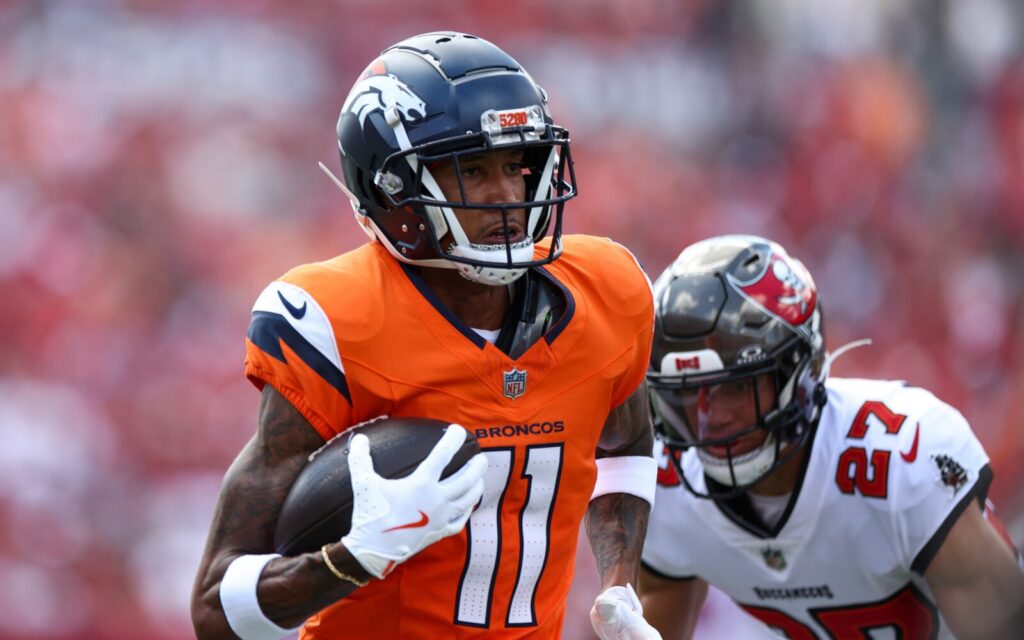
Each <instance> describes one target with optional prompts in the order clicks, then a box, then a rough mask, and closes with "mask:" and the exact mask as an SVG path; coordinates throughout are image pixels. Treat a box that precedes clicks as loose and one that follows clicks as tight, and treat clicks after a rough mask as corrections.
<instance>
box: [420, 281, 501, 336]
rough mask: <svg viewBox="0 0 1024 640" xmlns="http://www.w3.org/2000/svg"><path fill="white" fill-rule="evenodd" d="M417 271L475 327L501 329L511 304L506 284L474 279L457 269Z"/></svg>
mask: <svg viewBox="0 0 1024 640" xmlns="http://www.w3.org/2000/svg"><path fill="white" fill-rule="evenodd" d="M417 271H418V272H419V274H420V277H422V278H423V281H424V282H426V283H427V286H428V287H430V290H431V291H433V292H434V294H435V295H436V296H437V297H438V298H440V299H441V302H443V303H444V305H445V306H446V307H448V310H449V311H451V312H452V313H453V314H455V316H456V317H457V318H458V319H459V320H462V321H463V322H464V323H466V324H467V325H468V326H470V327H472V328H474V329H500V328H501V325H502V323H503V322H504V321H505V314H506V313H508V307H509V304H510V298H509V290H508V289H509V288H508V287H507V286H497V287H493V286H490V285H486V284H480V283H477V282H471V281H469V280H467V279H466V278H463V277H462V276H461V275H459V272H458V271H456V270H454V269H438V268H430V267H423V268H418V269H417Z"/></svg>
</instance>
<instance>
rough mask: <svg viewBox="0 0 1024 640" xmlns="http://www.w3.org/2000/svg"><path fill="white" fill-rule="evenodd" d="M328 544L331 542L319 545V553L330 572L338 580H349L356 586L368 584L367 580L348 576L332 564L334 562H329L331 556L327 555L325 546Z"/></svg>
mask: <svg viewBox="0 0 1024 640" xmlns="http://www.w3.org/2000/svg"><path fill="white" fill-rule="evenodd" d="M329 546H331V544H330V543H327V544H325V545H324V546H322V547H320V555H322V556H323V557H324V564H326V565H327V568H328V569H330V570H331V573H333V574H334V575H336V576H338V579H339V580H345V581H346V582H351V583H352V584H354V585H356V586H357V587H365V586H366V585H367V584H369V582H370V581H369V580H360V579H359V578H357V577H355V576H350V575H348V574H347V573H342V572H341V571H338V567H336V566H334V563H333V562H331V558H330V557H329V556H328V555H327V547H329Z"/></svg>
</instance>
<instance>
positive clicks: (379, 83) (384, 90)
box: [342, 73, 427, 127]
mask: <svg viewBox="0 0 1024 640" xmlns="http://www.w3.org/2000/svg"><path fill="white" fill-rule="evenodd" d="M392 107H394V108H395V109H396V110H397V111H398V112H399V113H400V114H401V115H402V118H403V119H405V120H415V119H417V118H422V117H424V116H425V115H427V105H426V103H425V102H423V100H422V99H420V97H419V96H418V95H416V94H415V93H413V92H412V90H411V89H409V87H408V86H406V84H405V83H404V82H402V81H401V80H399V79H398V78H396V77H395V76H393V75H391V74H390V73H389V74H384V75H371V76H369V77H366V78H363V79H362V80H360V81H359V82H358V83H356V86H354V87H352V91H351V92H350V93H349V94H348V98H346V99H345V104H344V106H343V107H342V111H343V112H345V113H351V114H353V115H355V116H356V117H358V118H359V126H360V127H362V126H365V124H366V118H367V116H369V115H370V114H371V113H373V112H374V111H387V110H388V109H390V108H392Z"/></svg>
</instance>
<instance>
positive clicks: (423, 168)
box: [375, 108, 575, 285]
mask: <svg viewBox="0 0 1024 640" xmlns="http://www.w3.org/2000/svg"><path fill="white" fill-rule="evenodd" d="M526 111H529V110H526ZM537 112H538V113H540V110H539V108H538V109H537ZM493 113H494V112H488V113H485V114H484V116H483V117H482V119H487V117H488V114H493ZM542 122H543V121H542V120H541V123H542ZM500 151H520V152H522V159H521V161H520V165H521V167H522V172H523V182H524V187H525V189H524V191H525V196H524V198H523V199H522V200H521V201H518V202H474V201H473V200H471V199H470V196H469V193H468V191H469V190H468V189H467V187H466V185H465V182H464V179H463V175H462V173H463V172H462V167H463V165H464V164H466V163H467V162H469V161H470V160H471V158H472V157H473V156H477V155H480V154H485V153H494V152H500ZM440 163H451V167H452V169H453V172H454V175H455V177H456V179H457V181H458V193H457V194H455V193H449V194H446V193H444V191H443V190H442V188H441V186H440V185H439V184H438V179H437V177H436V175H435V173H436V167H437V166H438V164H440ZM432 167H434V168H435V170H434V171H432V170H431V168H432ZM567 174H568V175H567ZM403 176H404V177H403ZM563 176H564V177H567V178H568V180H566V179H565V178H564V177H563ZM375 182H376V183H377V184H378V186H379V187H380V188H381V192H382V194H383V197H384V198H385V200H386V205H385V206H387V207H389V208H404V209H405V210H407V211H412V212H415V214H416V215H417V216H418V217H419V218H420V220H421V224H423V225H425V226H426V227H427V228H428V229H429V230H431V233H429V240H430V243H431V245H432V246H433V249H434V253H435V255H437V256H443V257H439V258H437V259H434V260H416V261H411V260H406V261H410V262H415V263H417V264H423V265H425V266H440V267H448V268H456V269H458V270H459V273H461V274H462V275H463V276H464V277H466V278H467V279H469V280H471V281H474V282H478V283H481V284H488V285H503V284H509V283H511V282H513V281H515V280H516V279H517V278H519V277H520V276H521V275H522V274H523V273H524V272H525V270H526V269H528V268H530V267H534V266H538V265H543V264H547V263H549V262H551V261H552V260H554V259H556V258H557V257H558V256H559V255H560V254H561V250H562V248H561V229H562V210H563V207H564V205H565V202H566V201H567V200H569V199H570V198H572V197H574V196H575V187H574V185H575V176H574V174H573V168H572V161H571V156H570V152H569V146H568V135H567V134H566V133H565V132H564V130H562V129H560V128H558V127H554V126H552V125H544V124H538V125H536V126H534V125H527V126H517V127H508V128H501V127H499V128H497V129H496V130H495V131H494V132H493V133H488V132H487V131H486V130H485V131H484V132H483V133H479V134H467V135H464V136H459V137H457V138H453V139H447V140H444V141H441V142H438V143H431V144H426V145H420V146H418V147H413V148H410V149H409V150H407V151H403V152H400V153H396V154H392V155H391V156H389V157H388V158H387V159H385V161H384V162H383V164H382V168H381V170H380V172H378V174H377V178H376V179H375ZM458 210H464V211H465V210H475V211H481V210H498V211H501V214H502V228H503V232H502V233H503V235H504V240H503V241H502V242H497V243H492V244H484V243H473V242H471V240H470V238H469V237H468V236H467V234H466V231H465V230H464V229H463V227H462V224H461V223H460V222H459V219H458V216H457V215H456V212H457V211H458ZM517 211H523V212H525V221H524V222H525V225H524V228H523V229H522V231H523V234H522V237H521V238H519V239H517V240H513V237H512V236H513V227H514V226H518V225H513V224H512V223H511V222H510V221H511V219H512V218H513V217H515V213H516V212H517ZM552 222H553V223H554V230H553V236H554V241H553V245H552V247H551V250H550V252H549V253H548V255H547V256H546V257H544V258H541V259H536V260H535V259H534V256H533V247H534V243H535V242H537V241H539V240H540V239H542V238H543V237H544V236H546V235H547V234H548V232H549V230H551V227H552ZM396 257H398V258H399V259H402V260H405V257H404V256H403V255H402V254H401V253H398V254H396Z"/></svg>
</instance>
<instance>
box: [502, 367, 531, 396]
mask: <svg viewBox="0 0 1024 640" xmlns="http://www.w3.org/2000/svg"><path fill="white" fill-rule="evenodd" d="M504 392H505V397H506V398H511V399H512V400H515V399H516V398H518V397H519V396H521V395H523V394H524V393H526V372H525V371H523V370H522V369H516V368H515V367H512V370H511V371H506V372H505V385H504Z"/></svg>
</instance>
